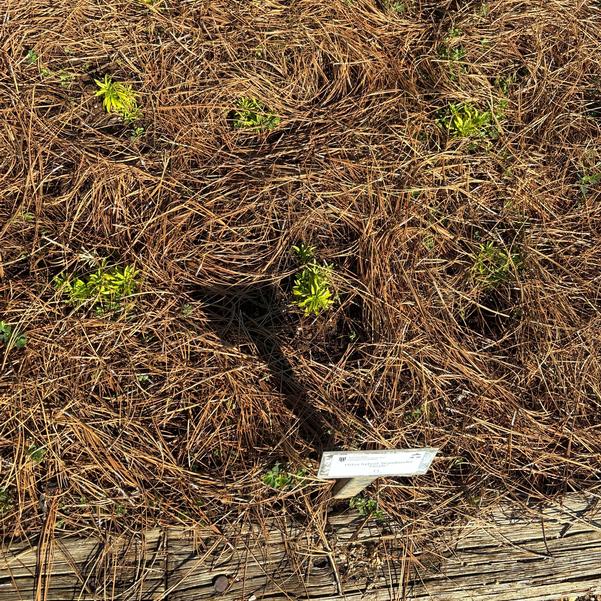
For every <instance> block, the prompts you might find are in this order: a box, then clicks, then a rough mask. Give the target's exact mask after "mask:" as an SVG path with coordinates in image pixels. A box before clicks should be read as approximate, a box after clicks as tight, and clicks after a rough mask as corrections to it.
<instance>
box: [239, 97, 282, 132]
mask: <svg viewBox="0 0 601 601" xmlns="http://www.w3.org/2000/svg"><path fill="white" fill-rule="evenodd" d="M233 124H234V127H236V128H238V129H251V130H255V131H266V130H271V129H274V128H276V127H277V126H278V125H279V124H280V118H279V117H278V116H277V115H275V114H274V113H272V112H271V111H270V110H269V109H268V108H267V107H266V106H265V105H264V104H263V103H262V102H261V101H260V100H257V99H256V98H249V97H247V96H243V97H242V98H240V99H239V100H238V103H237V107H236V109H235V111H234V117H233Z"/></svg>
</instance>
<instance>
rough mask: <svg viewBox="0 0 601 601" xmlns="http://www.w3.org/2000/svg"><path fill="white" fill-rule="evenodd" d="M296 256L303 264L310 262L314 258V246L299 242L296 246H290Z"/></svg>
mask: <svg viewBox="0 0 601 601" xmlns="http://www.w3.org/2000/svg"><path fill="white" fill-rule="evenodd" d="M292 250H293V251H294V254H295V255H296V258H297V259H298V260H299V261H300V262H301V263H302V264H303V265H305V264H307V263H311V261H313V259H314V258H315V247H314V246H310V245H308V244H305V243H304V242H299V244H297V245H296V246H293V247H292Z"/></svg>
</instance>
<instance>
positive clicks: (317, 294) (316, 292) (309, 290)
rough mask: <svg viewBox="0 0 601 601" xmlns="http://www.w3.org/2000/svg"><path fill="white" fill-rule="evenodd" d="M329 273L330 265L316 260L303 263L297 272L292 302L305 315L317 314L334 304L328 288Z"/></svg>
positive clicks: (330, 271)
mask: <svg viewBox="0 0 601 601" xmlns="http://www.w3.org/2000/svg"><path fill="white" fill-rule="evenodd" d="M331 274H332V266H331V265H327V264H326V265H319V264H318V263H316V262H313V263H310V264H308V265H305V266H304V267H303V269H302V270H301V272H300V273H299V274H297V276H296V278H295V279H294V286H293V288H292V294H293V295H294V297H295V300H294V301H293V302H294V303H295V304H296V305H297V306H298V307H300V308H301V309H304V311H305V315H310V314H314V315H319V314H320V313H321V312H322V311H325V310H326V309H329V308H330V307H331V306H332V305H333V304H334V299H333V298H332V291H331V290H330V280H331Z"/></svg>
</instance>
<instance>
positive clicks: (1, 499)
mask: <svg viewBox="0 0 601 601" xmlns="http://www.w3.org/2000/svg"><path fill="white" fill-rule="evenodd" d="M12 506H13V503H12V499H11V497H10V494H9V493H8V491H7V490H5V489H1V488H0V515H2V514H4V513H7V512H8V511H10V510H11V509H12Z"/></svg>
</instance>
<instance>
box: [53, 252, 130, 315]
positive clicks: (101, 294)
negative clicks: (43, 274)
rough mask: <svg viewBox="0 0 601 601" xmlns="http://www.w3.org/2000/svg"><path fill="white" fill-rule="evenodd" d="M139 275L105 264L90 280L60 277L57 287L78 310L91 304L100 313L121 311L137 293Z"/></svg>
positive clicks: (127, 266) (57, 278)
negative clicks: (122, 305) (124, 303)
mask: <svg viewBox="0 0 601 601" xmlns="http://www.w3.org/2000/svg"><path fill="white" fill-rule="evenodd" d="M137 275H138V272H137V270H136V269H135V268H134V267H133V266H132V265H126V266H125V267H108V266H107V263H106V260H103V261H101V263H100V266H99V267H98V268H97V269H96V271H95V272H93V273H91V274H89V275H87V276H83V277H77V276H63V275H59V276H56V277H55V278H54V285H55V287H56V289H57V290H59V291H60V292H62V293H63V294H66V295H67V296H68V297H69V303H70V304H71V305H73V306H76V307H77V306H80V305H82V304H84V303H86V302H91V303H92V304H93V305H94V307H95V308H96V310H97V312H98V313H103V312H105V311H114V310H118V309H120V308H121V300H122V299H123V298H124V297H126V296H129V295H131V294H133V293H134V292H135V291H136V288H137V282H136V276H137Z"/></svg>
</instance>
